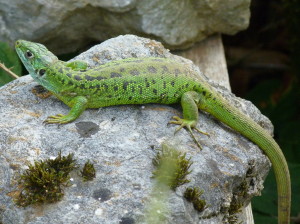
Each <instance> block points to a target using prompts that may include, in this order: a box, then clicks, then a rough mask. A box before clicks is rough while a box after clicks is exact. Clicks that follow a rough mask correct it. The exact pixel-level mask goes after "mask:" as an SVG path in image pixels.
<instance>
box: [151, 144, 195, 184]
mask: <svg viewBox="0 0 300 224" xmlns="http://www.w3.org/2000/svg"><path fill="white" fill-rule="evenodd" d="M190 160H191V158H188V159H187V158H186V153H182V152H179V151H177V150H176V149H173V148H171V147H169V146H167V145H162V148H161V149H158V152H157V154H156V156H155V158H154V159H153V160H152V162H153V165H154V166H155V167H156V169H155V170H154V171H153V178H155V179H156V180H157V181H158V182H161V183H164V184H165V185H167V186H169V187H170V188H171V189H172V190H175V189H176V188H177V187H178V186H181V185H183V184H185V183H189V182H190V180H188V179H187V178H186V176H187V175H188V174H190V173H191V171H190V170H189V169H190V167H191V165H192V162H191V161H190Z"/></svg>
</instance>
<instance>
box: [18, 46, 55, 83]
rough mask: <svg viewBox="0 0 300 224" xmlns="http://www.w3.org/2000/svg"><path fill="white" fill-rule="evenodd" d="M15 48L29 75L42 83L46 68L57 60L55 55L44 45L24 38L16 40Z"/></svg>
mask: <svg viewBox="0 0 300 224" xmlns="http://www.w3.org/2000/svg"><path fill="white" fill-rule="evenodd" d="M15 48H16V51H17V54H18V55H19V57H20V59H21V61H22V62H23V64H24V66H25V67H26V69H27V70H28V72H29V73H30V75H31V76H32V77H33V78H34V80H36V81H37V82H39V83H40V84H42V85H43V83H44V79H45V74H46V73H47V68H48V66H49V65H51V64H52V63H54V62H56V61H58V59H57V57H56V56H55V55H54V54H52V53H51V52H50V51H49V50H48V49H47V48H46V47H45V46H44V45H42V44H39V43H33V42H30V41H26V40H17V41H16V43H15Z"/></svg>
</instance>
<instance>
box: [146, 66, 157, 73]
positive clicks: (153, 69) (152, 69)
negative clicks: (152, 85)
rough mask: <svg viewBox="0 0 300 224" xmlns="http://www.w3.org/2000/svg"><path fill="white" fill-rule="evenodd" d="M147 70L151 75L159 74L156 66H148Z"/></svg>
mask: <svg viewBox="0 0 300 224" xmlns="http://www.w3.org/2000/svg"><path fill="white" fill-rule="evenodd" d="M147 69H148V71H149V72H150V73H156V72H157V69H156V68H155V67H154V66H148V67H147Z"/></svg>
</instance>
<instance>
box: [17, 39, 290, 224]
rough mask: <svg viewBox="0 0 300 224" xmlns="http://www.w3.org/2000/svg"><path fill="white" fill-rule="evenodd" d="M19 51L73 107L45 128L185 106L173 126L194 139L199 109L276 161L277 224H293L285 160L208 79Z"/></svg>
mask: <svg viewBox="0 0 300 224" xmlns="http://www.w3.org/2000/svg"><path fill="white" fill-rule="evenodd" d="M16 50H17V53H18V55H19V57H20V58H21V60H22V62H23V63H24V65H25V67H26V68H27V70H28V71H29V73H30V74H31V76H32V77H33V78H34V79H35V80H36V81H37V82H38V83H40V84H41V85H42V86H44V87H45V88H46V89H47V90H49V91H50V92H51V93H53V94H54V95H55V96H56V97H57V98H59V99H60V100H62V101H63V102H64V103H65V104H67V105H68V106H69V107H71V110H70V112H69V114H68V115H62V114H58V115H55V116H50V117H49V118H48V119H47V120H46V121H45V122H46V123H59V124H63V123H68V122H71V121H73V120H75V119H76V118H78V117H79V116H80V114H81V113H82V112H83V111H84V110H85V109H86V108H99V107H106V106H111V105H119V104H145V103H162V104H172V103H178V102H181V105H182V109H183V118H179V117H173V118H174V120H173V121H170V123H173V124H178V125H180V127H179V128H178V129H177V131H178V130H180V129H181V128H183V127H185V128H187V129H188V131H189V132H190V133H191V135H192V137H193V139H194V140H195V142H196V143H197V144H198V146H199V147H201V146H200V144H199V143H198V141H197V140H196V138H195V137H194V135H193V133H192V129H195V130H197V131H199V132H200V130H198V129H197V128H196V124H197V121H198V109H201V110H204V111H206V112H208V113H210V114H212V115H213V116H214V117H216V118H217V119H218V120H220V121H222V122H223V123H225V124H227V125H228V126H230V127H231V128H233V129H234V130H236V131H237V132H239V133H241V134H242V135H244V136H245V137H247V138H248V139H250V140H251V141H253V142H254V143H256V144H257V145H258V146H259V147H260V148H261V149H262V150H263V152H264V153H265V154H266V155H267V156H268V158H269V159H270V160H271V162H272V165H273V167H274V171H275V176H276V180H277V186H278V223H280V224H283V223H284V224H286V223H289V215H290V202H291V186H290V175H289V170H288V166H287V163H286V160H285V158H284V155H283V153H282V151H281V149H280V147H279V146H278V144H277V143H276V142H275V141H274V139H273V138H272V137H271V136H270V135H269V134H268V133H267V132H266V131H265V130H264V129H263V128H262V127H261V126H259V125H258V124H257V123H255V122H254V121H253V120H252V119H251V118H249V117H248V116H246V115H245V114H243V113H241V112H240V111H239V110H238V109H237V108H235V107H233V106H232V105H230V103H228V102H227V101H226V100H225V99H224V98H223V97H222V96H221V95H220V94H218V93H217V92H216V91H215V90H214V89H213V88H212V87H211V86H210V85H209V84H208V83H207V82H206V81H205V80H204V79H202V78H201V77H200V76H198V75H197V74H196V73H195V72H193V71H192V70H190V69H188V68H187V67H185V66H184V65H183V64H180V63H178V62H175V61H172V60H171V59H167V58H130V59H124V60H118V61H113V62H109V63H107V64H104V65H101V66H98V67H95V68H92V69H87V64H85V63H84V62H82V61H75V62H71V63H66V62H63V61H59V60H58V59H57V57H56V56H55V55H53V54H52V53H51V52H50V51H48V50H47V48H46V47H45V46H43V45H41V44H37V43H32V42H29V41H23V40H19V41H17V42H16Z"/></svg>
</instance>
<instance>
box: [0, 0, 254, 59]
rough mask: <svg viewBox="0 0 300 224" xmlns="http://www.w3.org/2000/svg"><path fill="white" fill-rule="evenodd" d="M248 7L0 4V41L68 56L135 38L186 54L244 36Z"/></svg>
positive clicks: (243, 0) (32, 0)
mask: <svg viewBox="0 0 300 224" xmlns="http://www.w3.org/2000/svg"><path fill="white" fill-rule="evenodd" d="M249 7H250V0H232V1H217V0H207V1H200V0H192V1H191V0H163V1H162V0H151V1H148V0H139V1H137V0H113V1H111V0H101V1H95V0H84V1H83V0H81V1H72V0H65V1H51V2H46V1H37V0H28V1H19V0H11V1H6V0H0V8H1V13H0V40H1V41H8V42H10V43H12V44H13V42H14V41H15V40H17V39H27V40H33V41H36V42H40V43H43V44H46V45H47V46H49V48H50V49H52V50H53V51H54V52H55V53H66V52H74V51H75V50H77V49H82V48H83V47H85V46H87V45H88V44H90V43H91V42H95V41H96V42H98V41H104V40H106V39H108V38H111V37H114V36H117V35H120V34H127V33H133V34H138V35H143V36H148V37H155V39H158V40H160V41H162V42H163V43H164V44H165V45H166V46H168V47H169V48H172V49H178V48H186V47H188V46H191V45H192V44H193V43H194V42H196V41H200V40H202V39H204V38H205V37H207V36H209V35H211V34H213V33H225V34H235V33H237V32H238V31H240V30H244V29H245V28H247V26H248V24H249V18H250V10H249Z"/></svg>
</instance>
